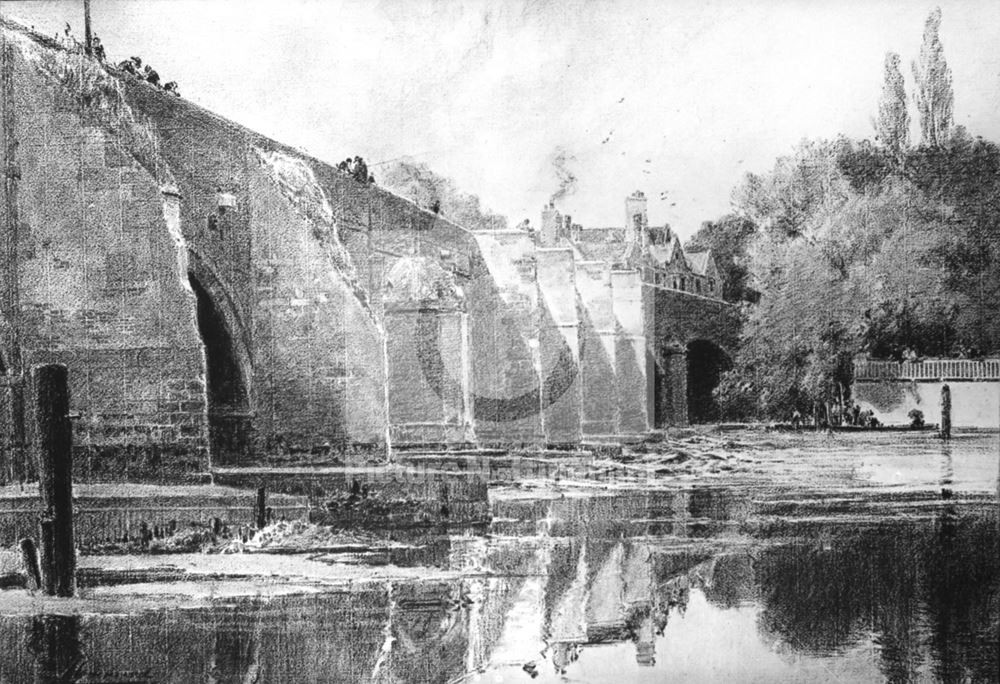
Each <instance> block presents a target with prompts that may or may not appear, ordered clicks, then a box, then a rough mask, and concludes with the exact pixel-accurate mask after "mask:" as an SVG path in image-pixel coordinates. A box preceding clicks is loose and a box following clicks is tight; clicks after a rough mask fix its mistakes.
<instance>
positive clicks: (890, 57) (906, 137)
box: [875, 52, 910, 159]
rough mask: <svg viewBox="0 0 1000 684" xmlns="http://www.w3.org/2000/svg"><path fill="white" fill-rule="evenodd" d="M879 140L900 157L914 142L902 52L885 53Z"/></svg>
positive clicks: (895, 155) (878, 126)
mask: <svg viewBox="0 0 1000 684" xmlns="http://www.w3.org/2000/svg"><path fill="white" fill-rule="evenodd" d="M875 139H876V140H877V141H878V142H879V144H880V145H881V146H882V147H883V148H884V149H885V150H886V151H887V152H888V153H889V154H890V155H892V157H894V158H896V159H898V158H899V157H900V156H901V155H902V153H903V152H904V151H905V150H906V148H907V147H908V146H909V144H910V113H909V112H908V111H907V109H906V87H905V84H904V82H903V74H902V72H901V71H900V70H899V55H897V54H896V53H895V52H887V53H886V55H885V80H884V81H883V82H882V98H881V99H880V100H879V104H878V120H877V121H876V122H875Z"/></svg>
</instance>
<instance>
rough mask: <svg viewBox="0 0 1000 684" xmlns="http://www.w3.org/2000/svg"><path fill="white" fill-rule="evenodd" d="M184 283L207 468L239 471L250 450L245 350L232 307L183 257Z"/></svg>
mask: <svg viewBox="0 0 1000 684" xmlns="http://www.w3.org/2000/svg"><path fill="white" fill-rule="evenodd" d="M188 282H189V283H190V285H191V290H192V291H193V292H194V295H195V299H196V302H197V322H198V333H199V335H200V336H201V341H202V345H203V346H204V349H205V399H206V404H207V413H208V432H209V452H210V455H211V460H212V463H213V465H242V464H245V463H246V462H247V459H248V458H249V456H250V452H251V447H252V439H251V433H252V419H253V403H252V398H251V397H252V386H251V378H252V374H251V366H250V354H249V346H248V344H247V341H246V335H245V329H244V328H243V326H242V324H241V322H240V319H239V316H238V314H237V310H236V307H235V306H234V304H233V301H232V299H231V297H230V296H229V294H228V292H227V291H226V290H225V288H224V287H223V285H222V283H221V282H220V281H219V279H218V278H216V277H215V274H214V273H213V272H212V270H211V269H209V268H208V267H207V266H206V265H205V263H204V261H203V260H202V259H200V258H198V257H197V255H194V254H193V253H192V254H191V255H190V257H189V262H188Z"/></svg>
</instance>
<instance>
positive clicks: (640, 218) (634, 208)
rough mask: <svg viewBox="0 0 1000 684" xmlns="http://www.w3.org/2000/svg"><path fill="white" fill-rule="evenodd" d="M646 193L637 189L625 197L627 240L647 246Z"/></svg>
mask: <svg viewBox="0 0 1000 684" xmlns="http://www.w3.org/2000/svg"><path fill="white" fill-rule="evenodd" d="M648 223H649V222H648V219H647V216H646V195H645V194H643V192H642V191H641V190H636V191H635V192H633V193H632V194H631V195H629V196H628V197H626V198H625V242H627V243H631V244H636V245H639V246H641V247H643V248H645V246H646V226H647V225H648Z"/></svg>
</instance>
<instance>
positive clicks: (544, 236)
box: [539, 202, 562, 247]
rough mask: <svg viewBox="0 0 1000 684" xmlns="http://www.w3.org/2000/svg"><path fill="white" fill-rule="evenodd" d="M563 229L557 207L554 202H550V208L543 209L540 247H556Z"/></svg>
mask: <svg viewBox="0 0 1000 684" xmlns="http://www.w3.org/2000/svg"><path fill="white" fill-rule="evenodd" d="M561 227H562V220H561V219H560V217H559V212H558V211H556V205H555V203H554V202H549V204H548V206H546V207H545V208H544V209H542V229H541V231H540V240H539V243H540V245H541V246H542V247H555V245H556V242H557V241H558V238H559V231H560V229H561Z"/></svg>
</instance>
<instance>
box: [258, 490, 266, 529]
mask: <svg viewBox="0 0 1000 684" xmlns="http://www.w3.org/2000/svg"><path fill="white" fill-rule="evenodd" d="M265 527H267V489H266V488H265V487H264V483H261V485H260V486H259V487H257V529H258V530H262V529H264V528H265Z"/></svg>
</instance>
